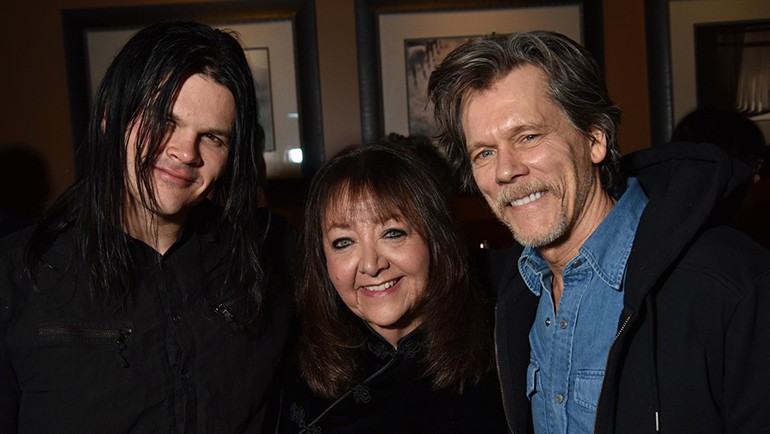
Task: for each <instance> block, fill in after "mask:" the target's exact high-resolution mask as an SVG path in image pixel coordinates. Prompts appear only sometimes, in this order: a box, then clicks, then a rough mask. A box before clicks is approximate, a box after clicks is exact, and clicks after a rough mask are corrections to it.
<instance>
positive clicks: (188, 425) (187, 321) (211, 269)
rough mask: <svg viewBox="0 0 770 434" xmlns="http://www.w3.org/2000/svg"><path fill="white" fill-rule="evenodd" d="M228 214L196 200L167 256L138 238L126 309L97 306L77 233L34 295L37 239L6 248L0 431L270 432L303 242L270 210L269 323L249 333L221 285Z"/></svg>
mask: <svg viewBox="0 0 770 434" xmlns="http://www.w3.org/2000/svg"><path fill="white" fill-rule="evenodd" d="M219 212H220V211H219V209H218V208H216V207H214V206H213V205H212V206H208V205H207V206H204V205H200V206H199V207H198V208H197V209H196V210H195V211H194V213H193V214H192V215H191V216H190V219H189V220H188V225H187V226H186V227H185V230H184V231H183V233H182V235H181V236H180V239H179V240H178V241H177V243H176V244H174V246H172V248H171V249H170V250H169V251H168V252H167V253H166V254H165V255H164V256H162V257H161V256H160V255H158V254H157V252H155V251H154V250H152V249H151V248H149V247H148V246H146V245H144V244H143V243H141V242H139V241H136V240H130V241H129V245H130V253H131V257H132V260H133V261H134V262H133V266H134V270H135V276H134V277H135V282H136V285H135V286H134V287H132V296H131V297H129V298H128V300H126V302H125V306H124V307H122V308H118V307H115V306H113V307H111V308H108V309H102V308H97V307H94V304H93V303H91V299H90V296H89V293H88V292H89V291H88V290H87V289H86V287H85V285H83V284H82V282H80V281H79V275H81V274H82V273H79V270H82V269H83V266H85V265H86V264H80V263H77V261H73V258H77V255H76V254H75V248H76V247H75V243H74V239H75V237H74V234H73V233H72V231H68V232H65V233H63V234H61V235H60V236H59V238H58V239H57V240H56V241H55V242H54V244H53V245H52V247H51V248H50V249H49V250H48V252H47V253H46V254H45V259H46V261H47V262H48V263H50V265H51V267H50V268H49V267H46V266H43V267H41V270H40V273H39V276H40V277H39V278H38V285H39V288H38V289H39V290H38V291H37V292H36V291H34V290H33V289H32V287H31V284H30V282H29V281H28V279H27V278H26V277H25V275H24V273H23V271H22V270H23V267H22V263H21V261H22V254H23V251H24V246H25V245H26V242H27V239H28V237H29V234H30V231H29V230H25V231H23V232H21V233H18V234H15V235H12V236H10V238H6V239H4V240H3V241H2V242H0V255H2V257H1V258H0V432H2V433H13V432H17V431H18V432H21V433H54V432H55V433H70V432H71V433H128V432H132V433H133V432H136V433H150V432H162V433H171V432H179V433H182V432H184V433H188V432H198V433H239V432H249V433H258V432H261V429H262V428H261V426H262V424H263V423H264V420H265V419H266V418H269V417H272V416H273V414H274V411H275V409H271V408H270V407H269V405H271V400H272V399H273V398H275V397H277V395H276V394H275V393H274V392H276V391H277V387H276V384H275V383H274V381H273V376H274V375H273V374H274V372H275V371H276V369H277V367H278V364H279V361H280V358H281V356H282V353H283V348H284V346H285V342H286V339H287V333H288V329H289V325H290V320H291V317H292V308H291V294H290V290H291V288H290V286H289V284H290V282H291V278H292V276H291V272H290V269H289V268H288V266H289V259H290V257H291V255H292V253H293V249H294V237H293V234H292V233H291V231H290V230H289V229H288V228H287V226H286V225H285V223H284V222H282V221H281V220H279V219H278V218H277V217H274V218H271V217H270V215H269V214H268V213H267V212H265V213H263V215H262V217H263V219H264V223H265V224H266V225H267V224H268V219H270V220H271V222H270V229H269V231H268V234H267V236H266V239H265V243H264V245H263V246H261V248H262V252H263V257H264V262H263V267H264V268H265V271H266V273H267V275H268V276H269V278H268V281H267V288H268V289H267V291H266V295H265V296H266V304H265V307H264V310H265V312H266V315H267V316H266V319H267V321H266V327H265V329H264V330H263V331H261V332H260V333H253V332H252V331H251V330H250V329H247V328H244V327H243V321H239V318H238V317H237V315H235V314H234V312H236V311H237V310H236V309H233V302H234V300H235V298H234V293H233V291H232V287H230V286H228V285H225V284H224V275H225V272H224V271H225V267H226V266H227V265H228V261H229V260H230V258H229V257H228V251H229V248H230V242H231V240H232V238H233V237H234V236H236V234H233V233H232V231H231V230H229V228H224V227H219V226H217V225H216V224H215V222H217V221H218V218H219ZM273 403H274V401H273Z"/></svg>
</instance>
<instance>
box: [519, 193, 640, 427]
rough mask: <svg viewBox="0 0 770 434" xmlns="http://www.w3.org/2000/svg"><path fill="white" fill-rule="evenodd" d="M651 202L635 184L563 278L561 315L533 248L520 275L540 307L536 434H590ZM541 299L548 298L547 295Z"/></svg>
mask: <svg viewBox="0 0 770 434" xmlns="http://www.w3.org/2000/svg"><path fill="white" fill-rule="evenodd" d="M647 201H648V200H647V197H646V195H645V194H644V192H643V191H642V188H641V187H640V186H639V183H638V181H637V180H636V179H635V178H631V179H629V180H628V187H627V189H626V191H625V193H624V194H623V196H622V197H621V198H620V200H619V201H618V203H617V204H616V205H615V206H614V207H613V209H612V210H611V211H610V213H609V214H608V215H607V217H606V218H605V219H604V221H603V222H602V223H601V224H600V225H599V227H598V228H597V229H596V231H594V233H593V234H592V235H591V236H590V237H589V238H588V240H587V241H586V242H585V244H583V246H582V247H581V248H580V249H579V253H578V255H577V256H575V257H574V258H572V260H570V261H569V262H568V263H567V265H566V267H564V271H563V273H562V275H563V280H564V291H563V294H562V297H561V300H560V302H559V309H558V312H556V313H555V309H554V303H553V296H552V292H551V279H552V272H551V270H550V268H549V267H548V264H547V263H546V262H545V260H544V259H543V257H542V256H541V255H540V254H539V253H538V252H537V250H535V249H534V248H530V247H527V248H526V249H524V251H523V252H522V254H521V257H520V258H519V263H518V265H519V272H520V273H521V276H522V277H523V278H524V281H525V282H526V284H527V286H528V287H529V289H530V290H531V291H532V292H533V293H534V294H535V295H537V296H539V297H540V301H539V304H538V308H537V315H536V318H535V322H534V324H533V325H532V329H531V330H530V333H529V341H530V346H531V348H532V350H531V353H530V364H529V368H528V371H527V395H528V398H529V399H530V401H531V403H532V416H533V421H534V426H535V432H536V433H591V432H593V427H594V419H595V414H596V404H597V402H598V400H599V393H600V391H601V387H602V381H603V379H604V369H605V365H606V363H607V354H608V353H609V349H610V346H611V345H612V341H613V339H614V338H615V333H616V331H617V327H618V320H619V318H620V313H621V311H622V309H623V278H624V274H625V269H626V261H627V259H628V256H629V254H630V252H631V247H632V245H633V242H634V236H635V234H636V229H637V226H638V225H639V219H640V217H641V215H642V211H644V207H645V206H646V205H647ZM541 295H543V296H541Z"/></svg>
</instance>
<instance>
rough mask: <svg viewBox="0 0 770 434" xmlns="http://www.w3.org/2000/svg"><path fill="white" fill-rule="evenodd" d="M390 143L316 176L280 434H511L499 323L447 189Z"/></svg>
mask: <svg viewBox="0 0 770 434" xmlns="http://www.w3.org/2000/svg"><path fill="white" fill-rule="evenodd" d="M427 168H428V166H427V165H425V164H424V162H423V161H421V160H420V157H418V156H417V154H415V153H412V152H411V150H410V149H409V148H408V147H407V146H404V145H403V144H394V143H389V142H387V141H383V142H380V143H376V144H372V145H367V146H356V147H351V148H348V149H346V150H344V151H342V152H341V153H340V154H338V155H337V156H335V157H334V158H332V159H331V160H330V161H329V162H328V163H327V164H326V165H325V166H324V167H323V168H322V169H321V170H320V171H319V172H318V173H317V174H316V176H315V178H314V179H313V182H312V185H311V187H310V191H309V194H308V198H307V203H306V210H305V224H304V235H303V242H302V243H301V245H302V247H303V250H302V254H301V259H300V261H301V265H300V267H299V271H298V280H297V282H298V283H297V285H298V288H297V294H296V300H297V306H298V312H299V315H300V317H301V321H302V323H301V335H300V339H299V343H298V348H297V351H296V364H297V369H298V371H299V372H298V373H297V375H295V376H290V377H289V378H290V379H289V380H288V381H287V382H286V383H287V384H286V385H285V388H284V396H283V399H282V407H283V408H282V414H281V423H280V425H279V429H278V432H281V433H320V432H324V433H343V432H344V433H362V432H367V433H379V432H381V433H394V432H399V433H410V432H414V433H425V432H441V433H455V432H456V433H468V432H484V433H495V432H504V431H505V421H504V416H503V413H502V405H501V402H500V399H501V395H500V392H499V388H498V383H497V377H496V376H495V375H494V370H493V369H492V365H493V364H492V359H493V357H492V346H491V330H490V327H489V326H490V321H489V318H488V316H487V315H486V310H485V307H484V304H483V299H482V294H481V292H480V291H479V290H478V289H477V288H476V287H475V286H474V285H473V284H472V279H471V277H470V272H469V266H468V252H467V250H466V248H465V247H464V243H463V242H462V240H461V239H460V236H459V235H458V226H457V222H456V219H455V217H454V215H453V213H452V211H451V209H450V206H449V204H448V198H447V197H446V196H445V195H444V194H443V189H442V186H441V185H440V184H439V182H438V181H437V179H438V178H437V177H436V176H434V175H433V174H431V173H430V171H429V170H428V169H427Z"/></svg>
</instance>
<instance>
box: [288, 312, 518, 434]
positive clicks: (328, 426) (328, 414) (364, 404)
mask: <svg viewBox="0 0 770 434" xmlns="http://www.w3.org/2000/svg"><path fill="white" fill-rule="evenodd" d="M366 329H367V334H368V336H369V340H368V344H367V348H366V349H364V350H362V354H361V360H362V364H361V365H362V367H363V371H364V372H363V373H364V375H363V378H366V381H364V382H363V383H362V384H360V385H358V386H355V387H353V388H352V389H350V390H349V391H348V392H347V393H346V394H345V395H343V396H342V397H341V398H339V399H335V400H328V399H324V398H320V397H317V396H315V395H314V394H313V392H312V391H311V390H310V389H309V388H308V386H307V384H306V383H305V382H304V381H303V380H302V379H301V378H300V377H299V375H298V373H297V372H296V370H293V371H292V372H290V373H289V374H288V375H287V380H286V385H285V387H284V391H283V397H282V405H281V416H280V423H279V427H278V431H277V432H278V433H281V434H288V433H292V434H296V433H299V432H303V433H307V434H311V433H313V434H318V433H324V434H331V433H334V434H360V433H367V434H377V433H381V434H393V433H399V434H400V433H405V434H408V433H414V434H424V433H441V434H452V433H456V434H467V433H485V434H496V433H504V432H506V425H505V419H504V415H503V409H502V405H501V403H500V387H499V383H498V380H497V375H495V372H494V370H492V371H490V372H489V373H488V374H487V375H486V376H485V377H484V378H483V379H482V381H481V382H480V383H479V384H477V385H472V384H471V385H466V387H465V390H464V391H463V393H462V394H456V393H454V392H451V391H440V392H436V391H433V390H432V389H431V384H430V380H429V379H426V378H421V374H420V373H421V369H420V360H421V357H422V355H423V349H422V347H421V345H420V333H419V329H417V330H415V331H414V332H412V333H410V334H409V335H407V336H405V337H404V338H402V339H401V341H399V345H398V350H396V349H394V348H393V347H392V346H391V345H390V344H389V343H387V342H386V341H385V340H384V339H382V338H381V337H380V336H379V335H377V334H376V333H375V332H374V331H372V330H371V329H370V328H368V327H366ZM319 416H320V417H319ZM303 429H306V430H305V431H302V430H303Z"/></svg>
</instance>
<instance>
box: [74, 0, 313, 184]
mask: <svg viewBox="0 0 770 434" xmlns="http://www.w3.org/2000/svg"><path fill="white" fill-rule="evenodd" d="M170 20H193V21H198V22H203V23H206V24H209V25H212V26H214V27H218V28H223V29H229V30H233V31H235V32H237V33H238V35H239V38H240V40H241V42H242V44H243V45H244V52H245V54H246V56H247V58H248V59H249V62H250V64H251V66H252V72H254V75H255V81H256V82H257V88H258V89H259V88H263V89H264V88H266V89H264V90H265V91H266V92H264V93H260V91H258V100H260V99H261V101H260V107H259V109H260V123H261V124H262V126H263V128H265V129H266V133H267V134H268V135H269V138H270V139H272V146H271V144H270V143H266V151H265V153H264V155H265V162H266V169H267V170H266V171H267V178H268V179H270V180H273V179H275V180H279V181H280V180H284V179H285V180H297V179H309V178H310V176H312V174H313V173H314V172H315V171H316V170H317V169H318V168H319V167H320V165H321V164H322V163H323V158H324V155H323V154H324V152H323V127H322V122H321V119H322V118H321V99H320V98H321V97H320V82H319V67H318V49H317V35H316V18H315V3H314V0H257V1H248V2H246V1H235V2H222V3H194V4H174V5H154V6H128V7H123V6H121V7H108V8H87V9H63V10H62V28H63V33H64V44H65V55H66V63H67V76H68V86H69V95H70V109H71V118H72V129H73V138H74V141H75V143H76V144H77V143H80V141H81V140H82V139H83V135H84V127H85V126H86V124H87V121H88V117H89V108H90V101H91V99H92V95H93V93H94V92H95V89H96V87H97V86H98V83H99V81H100V79H101V76H103V74H104V72H105V71H106V68H107V66H108V65H109V62H110V61H111V59H112V57H113V56H114V55H115V54H117V51H118V50H119V49H120V48H121V47H122V45H123V44H124V43H125V42H126V41H127V40H128V38H130V36H131V35H132V34H133V33H134V32H136V31H137V30H139V29H141V28H143V27H145V26H147V25H149V24H152V23H156V22H162V21H170ZM273 34H275V35H278V36H275V37H274V36H271V35H273ZM265 42H267V43H265ZM260 80H261V81H260ZM266 111H269V113H267V112H266ZM297 148H299V149H301V150H302V158H301V163H298V162H296V161H291V160H290V159H289V151H290V150H292V149H297ZM293 152H296V151H293Z"/></svg>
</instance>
